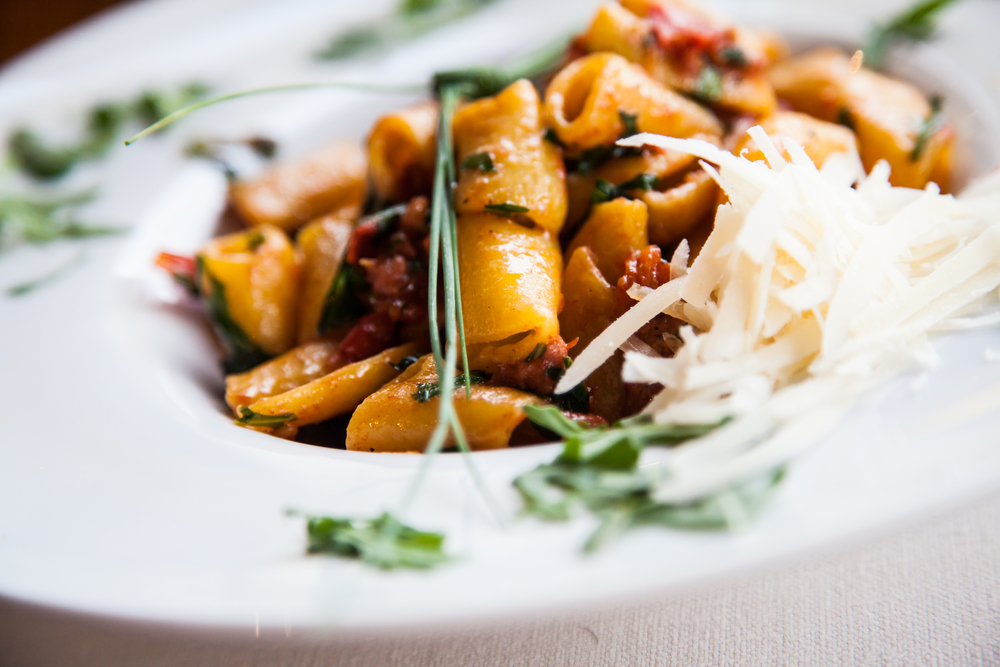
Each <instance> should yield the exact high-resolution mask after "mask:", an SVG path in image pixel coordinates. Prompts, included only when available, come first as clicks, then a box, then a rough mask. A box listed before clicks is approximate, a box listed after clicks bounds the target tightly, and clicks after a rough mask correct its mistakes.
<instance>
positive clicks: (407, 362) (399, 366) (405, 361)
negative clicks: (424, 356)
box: [389, 357, 419, 373]
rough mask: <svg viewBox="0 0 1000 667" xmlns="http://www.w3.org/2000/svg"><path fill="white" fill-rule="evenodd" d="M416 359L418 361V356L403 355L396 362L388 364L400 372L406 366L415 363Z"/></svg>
mask: <svg viewBox="0 0 1000 667" xmlns="http://www.w3.org/2000/svg"><path fill="white" fill-rule="evenodd" d="M417 361H419V358H418V357H403V358H402V359H400V360H399V363H398V364H393V363H390V364H389V365H390V366H392V367H393V368H394V369H396V370H397V371H399V372H400V373H402V372H403V371H405V370H406V369H407V368H409V367H410V366H412V365H413V364H415V363H417Z"/></svg>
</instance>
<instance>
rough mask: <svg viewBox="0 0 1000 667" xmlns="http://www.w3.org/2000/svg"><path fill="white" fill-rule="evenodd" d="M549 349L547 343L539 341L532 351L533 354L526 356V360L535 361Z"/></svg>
mask: <svg viewBox="0 0 1000 667" xmlns="http://www.w3.org/2000/svg"><path fill="white" fill-rule="evenodd" d="M547 349H549V346H548V345H546V344H545V343H539V344H538V345H536V346H535V349H534V350H532V351H531V354H529V355H528V356H526V357H525V358H524V360H525V361H534V360H535V359H540V358H541V356H542V355H543V354H545V351H546V350H547Z"/></svg>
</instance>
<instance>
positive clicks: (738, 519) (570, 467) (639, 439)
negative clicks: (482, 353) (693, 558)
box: [514, 406, 782, 552]
mask: <svg viewBox="0 0 1000 667" xmlns="http://www.w3.org/2000/svg"><path fill="white" fill-rule="evenodd" d="M524 411H525V413H526V414H527V415H528V418H529V419H530V420H531V421H532V422H533V423H534V424H535V425H536V426H538V427H539V428H541V429H542V430H543V431H546V432H549V433H552V434H553V435H555V436H557V437H559V438H562V439H563V440H564V441H565V444H564V446H563V452H562V454H560V455H559V457H557V458H556V459H555V460H554V461H553V462H552V463H549V464H545V465H541V466H538V467H537V468H535V469H534V470H530V471H528V472H526V473H524V474H522V475H520V476H519V477H518V478H517V479H515V480H514V486H515V488H517V490H518V491H519V492H520V494H521V497H522V499H523V501H524V505H525V512H526V513H527V514H529V515H532V516H535V517H537V518H539V519H542V520H546V521H565V520H567V519H569V518H570V513H571V510H572V508H573V506H574V505H582V506H584V507H586V508H587V509H588V510H589V511H590V512H591V513H593V514H595V515H596V516H597V517H598V518H599V519H600V521H601V523H600V525H599V526H598V528H597V530H596V531H595V532H594V533H593V534H592V535H591V537H590V538H589V539H588V540H587V542H586V544H585V545H584V551H585V552H591V551H594V550H596V549H597V548H599V547H601V546H603V545H605V544H607V543H608V542H609V541H611V540H612V539H613V538H615V537H617V536H618V535H620V534H621V533H622V532H624V531H625V530H627V529H629V528H633V527H638V526H644V525H664V526H671V527H675V528H688V529H702V530H718V529H723V528H727V527H733V526H737V525H739V524H741V523H744V522H746V521H747V520H748V519H749V518H751V517H752V516H753V515H754V514H755V513H756V512H758V511H759V510H760V509H761V508H762V507H763V506H764V504H765V503H766V501H767V500H768V498H769V497H770V492H771V490H772V489H773V488H774V487H775V486H776V485H777V484H778V482H779V481H780V480H781V477H782V471H781V470H778V471H776V472H774V473H769V474H768V475H767V476H765V477H764V478H761V479H757V480H751V481H750V482H747V483H745V484H742V485H739V486H736V487H733V488H730V489H726V490H724V491H722V492H721V493H719V494H716V495H713V496H709V497H707V498H703V499H699V500H696V501H693V502H690V503H684V504H668V503H662V502H658V501H656V500H655V499H654V498H653V492H654V491H655V487H656V483H657V481H658V479H659V477H658V476H657V475H656V474H654V473H653V472H651V471H650V470H649V469H647V470H643V469H641V468H639V467H638V462H639V455H640V454H641V453H642V451H643V450H644V449H645V448H646V447H647V446H649V445H668V446H669V445H677V444H680V443H682V442H685V441H687V440H691V439H693V438H697V437H700V436H702V435H705V434H706V433H708V432H709V431H711V430H713V429H715V428H717V427H718V426H720V425H721V424H710V425H677V424H654V423H652V421H651V420H650V418H649V417H646V416H638V417H632V418H630V419H625V420H622V421H620V422H618V423H617V424H615V425H614V426H612V427H611V428H603V427H602V428H587V427H584V426H581V425H580V424H578V423H577V422H574V421H572V420H570V419H568V418H567V417H566V416H565V415H563V413H562V412H561V411H559V410H558V409H557V408H555V407H552V406H544V407H539V406H526V407H525V408H524ZM654 470H655V469H654Z"/></svg>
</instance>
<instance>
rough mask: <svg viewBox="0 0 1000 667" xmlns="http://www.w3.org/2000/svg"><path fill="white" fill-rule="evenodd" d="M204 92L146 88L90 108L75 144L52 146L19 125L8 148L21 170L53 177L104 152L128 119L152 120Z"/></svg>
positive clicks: (200, 89)
mask: <svg viewBox="0 0 1000 667" xmlns="http://www.w3.org/2000/svg"><path fill="white" fill-rule="evenodd" d="M206 92H208V89H207V88H206V87H205V86H203V85H202V84H199V83H192V84H188V85H186V86H182V87H181V88H179V89H177V90H172V91H146V92H144V93H142V94H141V95H140V96H139V97H138V98H136V99H135V100H132V101H126V102H115V103H106V104H99V105H97V106H95V107H93V108H92V109H91V110H90V112H89V114H88V116H87V124H86V134H85V136H84V137H83V138H81V139H80V140H79V141H78V142H77V143H76V144H74V145H70V146H64V147H60V148H53V147H51V146H48V145H46V144H45V143H44V142H43V141H42V140H41V138H39V137H38V135H36V134H35V133H34V132H33V131H31V130H29V129H26V128H21V129H19V130H15V131H14V132H13V133H11V135H10V137H9V138H8V141H7V147H8V149H9V150H10V154H11V157H12V158H13V160H14V162H16V163H17V165H18V166H19V167H20V168H21V170H22V171H24V172H25V173H27V174H29V175H31V176H33V177H34V178H38V179H45V180H49V179H55V178H58V177H60V176H62V175H64V174H65V173H66V172H67V171H69V170H70V169H71V168H72V167H73V166H74V165H76V164H77V163H78V162H81V161H83V160H90V159H94V158H99V157H101V156H102V155H104V153H106V152H107V150H108V149H109V148H110V147H111V145H112V144H113V143H114V140H115V137H116V136H117V135H118V133H119V131H120V130H121V129H122V126H123V125H124V124H125V123H126V122H128V121H129V120H130V119H134V120H136V121H139V122H141V123H142V124H143V125H149V124H150V123H155V122H156V121H158V120H159V119H160V118H163V117H164V116H166V115H168V114H170V113H171V112H173V111H176V110H177V109H179V108H181V107H183V106H186V105H188V104H190V103H191V102H193V101H194V100H196V99H198V98H200V97H202V96H204V95H205V93H206Z"/></svg>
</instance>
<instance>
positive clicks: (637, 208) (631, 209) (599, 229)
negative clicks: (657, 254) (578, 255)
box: [566, 197, 649, 285]
mask: <svg viewBox="0 0 1000 667" xmlns="http://www.w3.org/2000/svg"><path fill="white" fill-rule="evenodd" d="M648 223H649V214H648V212H647V210H646V204H644V203H643V202H641V201H636V200H629V199H625V198H624V197H619V198H618V199H613V200H611V201H609V202H605V203H603V204H598V205H596V206H594V208H593V210H592V211H591V214H590V217H589V218H587V221H586V222H584V223H583V226H582V227H580V231H579V232H577V234H576V236H575V237H573V242H572V243H570V244H569V247H568V248H567V249H566V254H568V255H569V256H570V257H572V256H573V255H574V253H575V251H576V250H577V248H580V247H581V246H587V247H589V248H590V249H591V250H592V251H593V253H594V255H595V260H594V262H595V263H596V264H597V268H598V269H599V270H600V272H601V275H603V276H604V279H605V280H607V281H608V282H609V283H610V284H611V285H616V284H617V283H618V279H619V278H621V277H622V276H623V275H625V261H626V260H627V259H628V258H629V256H630V255H631V254H632V251H633V250H641V249H642V248H645V247H646V246H647V245H649V233H648Z"/></svg>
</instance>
